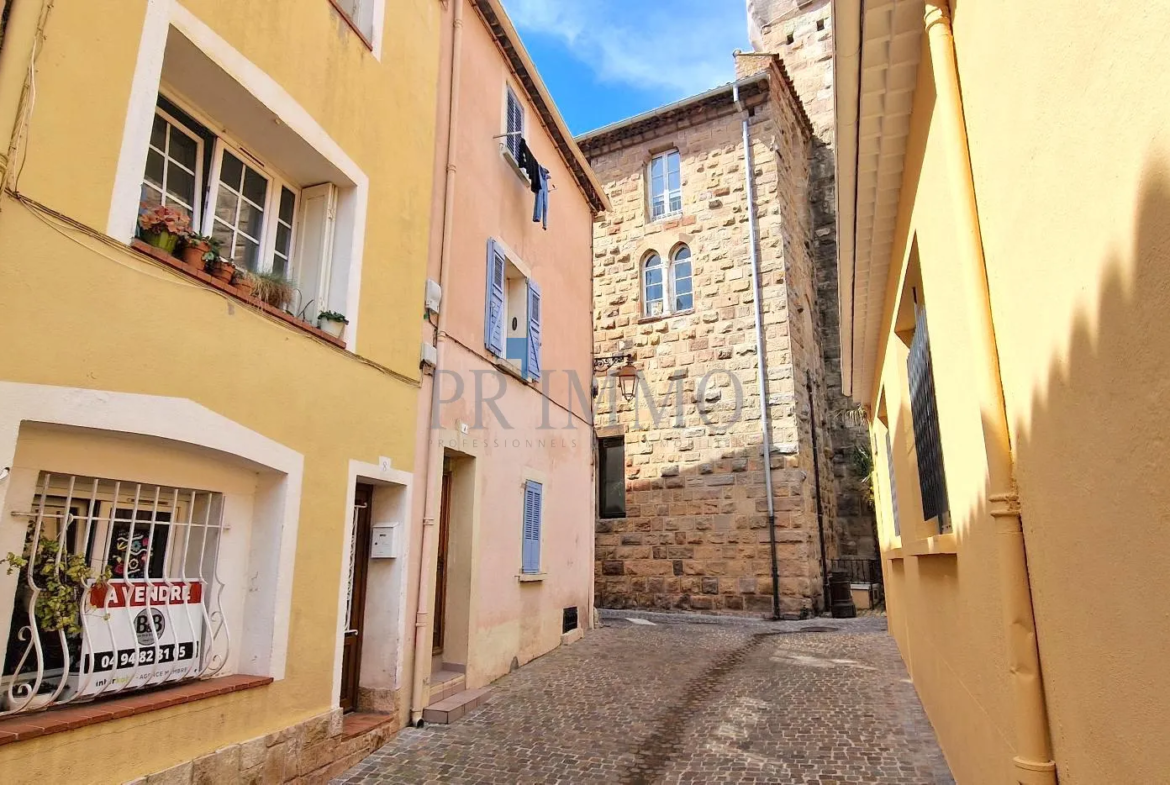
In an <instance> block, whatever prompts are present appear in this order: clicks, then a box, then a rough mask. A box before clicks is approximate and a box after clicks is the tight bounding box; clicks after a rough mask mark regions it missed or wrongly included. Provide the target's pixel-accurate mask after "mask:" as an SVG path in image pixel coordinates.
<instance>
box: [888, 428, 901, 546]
mask: <svg viewBox="0 0 1170 785" xmlns="http://www.w3.org/2000/svg"><path fill="white" fill-rule="evenodd" d="M886 471H887V473H889V475H890V506H891V508H892V509H893V511H894V536H895V537H901V536H902V519H901V516H900V515H899V514H898V480H897V478H896V477H894V445H893V443H892V442H891V441H890V430H889V428H888V427H887V428H886Z"/></svg>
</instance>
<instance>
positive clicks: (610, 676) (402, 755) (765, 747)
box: [337, 613, 953, 785]
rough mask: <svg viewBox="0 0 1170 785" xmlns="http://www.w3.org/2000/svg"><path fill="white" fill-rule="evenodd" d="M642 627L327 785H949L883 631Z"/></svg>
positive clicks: (605, 632)
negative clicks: (604, 784)
mask: <svg viewBox="0 0 1170 785" xmlns="http://www.w3.org/2000/svg"><path fill="white" fill-rule="evenodd" d="M628 615H629V616H636V615H639V616H640V615H641V614H634V613H630V614H628ZM646 618H648V619H652V620H653V622H655V623H654V624H652V625H651V624H635V623H633V622H630V621H628V620H625V619H607V620H606V621H605V627H603V628H602V629H599V630H595V631H593V632H592V633H590V634H589V635H587V636H586V637H585V639H584V640H582V641H580V642H578V643H576V644H574V645H572V646H569V647H565V648H562V649H558V650H556V651H554V652H552V653H551V654H549V655H547V656H545V657H542V658H540V659H538V660H536V661H534V662H532V663H529V664H528V665H526V666H525V667H523V668H521V669H520V670H518V671H516V672H515V673H513V674H510V675H509V676H506V677H504V678H503V679H500V680H499V681H497V682H496V684H495V685H494V686H495V693H494V695H493V697H492V700H491V702H490V703H488V704H487V705H486V706H484V707H482V708H480V709H478V710H477V711H475V712H474V713H472V714H469V715H468V716H467V717H465V718H464V719H462V720H460V721H458V722H457V723H455V724H453V725H449V726H439V725H431V726H427V727H425V728H424V729H421V730H419V729H407V730H404V731H402V732H401V733H400V734H399V735H398V736H397V737H396V738H395V739H394V740H393V741H391V742H390V743H389V744H387V745H386V746H385V747H383V748H382V749H381V750H379V751H377V752H376V753H374V754H373V755H371V756H370V757H369V758H367V759H366V760H364V761H363V762H362V763H360V764H359V765H358V766H356V767H354V768H353V769H351V770H350V771H348V772H347V773H346V774H345V775H344V776H343V777H342V778H341V779H339V780H337V782H346V783H412V784H413V783H468V784H470V783H509V784H511V783H658V782H667V783H802V784H803V783H816V784H817V785H830V784H836V783H866V784H867V785H868V784H870V783H875V784H877V783H881V784H883V785H884V784H889V785H895V784H896V785H911V784H912V783H913V784H914V785H935V784H936V783H951V782H953V780H952V779H951V777H950V774H949V772H948V770H947V766H946V763H945V761H944V760H943V757H942V754H941V753H940V751H939V749H938V746H937V744H936V742H935V739H934V734H933V732H932V730H931V727H930V723H929V722H928V721H927V719H926V716H925V715H924V714H923V711H922V708H921V707H920V705H919V703H918V699H917V697H916V695H915V693H914V688H913V686H912V685H911V684H910V683H909V682H908V680H907V679H906V671H905V668H904V667H903V665H902V662H901V659H900V658H899V656H898V653H897V650H896V648H895V646H894V642H893V640H892V639H891V638H890V637H889V636H887V635H886V632H885V619H884V618H881V617H870V618H862V619H851V620H838V619H817V620H811V621H808V622H782V623H780V624H769V623H764V622H754V621H745V622H737V623H730V624H729V623H718V624H716V623H681V622H679V621H667V620H664V619H663V618H662V617H661V616H658V615H648V616H646Z"/></svg>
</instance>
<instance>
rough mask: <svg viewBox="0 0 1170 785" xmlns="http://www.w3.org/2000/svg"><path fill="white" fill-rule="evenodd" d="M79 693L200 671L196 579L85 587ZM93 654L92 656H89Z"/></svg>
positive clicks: (200, 631)
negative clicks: (86, 594) (81, 671)
mask: <svg viewBox="0 0 1170 785" xmlns="http://www.w3.org/2000/svg"><path fill="white" fill-rule="evenodd" d="M84 612H85V617H86V618H85V627H86V634H85V636H84V640H83V643H82V649H81V662H82V663H86V665H87V667H86V668H85V669H84V670H86V671H88V670H89V668H88V664H89V663H90V662H92V668H93V670H92V675H90V676H89V677H88V679H87V678H86V674H85V672H83V673H81V674H79V677H76V676H75V678H78V684H77V687H78V689H79V690H80V695H97V694H99V693H102V692H121V691H123V690H127V689H134V688H137V687H145V686H147V685H151V684H161V683H163V682H165V681H175V680H178V679H182V678H185V677H187V676H195V675H197V674H198V673H199V644H200V641H201V640H202V638H203V629H204V627H203V625H204V609H203V583H202V582H201V581H162V580H157V581H156V580H151V581H146V580H141V579H139V580H113V581H110V582H109V583H106V584H103V585H98V586H94V587H93V588H92V589H91V590H90V594H89V602H87V603H86V608H85V611H84ZM91 658H92V659H91Z"/></svg>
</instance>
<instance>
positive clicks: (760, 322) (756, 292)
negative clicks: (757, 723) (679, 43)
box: [731, 84, 780, 620]
mask: <svg viewBox="0 0 1170 785" xmlns="http://www.w3.org/2000/svg"><path fill="white" fill-rule="evenodd" d="M731 91H732V93H731V95H732V100H733V101H735V106H736V108H737V109H738V110H739V111H741V112H743V179H744V185H745V188H746V191H747V208H748V210H747V212H748V238H749V239H748V241H749V244H750V251H751V260H752V304H753V306H754V313H755V317H756V358H757V360H758V361H759V362H757V363H756V368H757V370H758V371H759V373H758V376H759V382H760V434H761V436H762V437H763V442H764V443H763V448H764V491H765V493H766V494H767V495H768V543H769V544H770V545H771V547H772V618H773V619H775V620H779V618H780V563H779V561H778V557H777V555H776V502H775V499H773V497H772V436H771V428H770V426H771V422H772V407H771V405H770V404H769V402H768V360H767V358H766V357H765V356H764V319H763V313H762V310H761V305H760V254H759V250H758V248H759V238H758V236H757V232H756V196H755V183H754V182H753V178H752V146H751V137H750V135H749V134H748V114H747V109H746V108H745V107H744V105H743V102H742V101H740V100H739V85H738V84H735V85H732V87H731Z"/></svg>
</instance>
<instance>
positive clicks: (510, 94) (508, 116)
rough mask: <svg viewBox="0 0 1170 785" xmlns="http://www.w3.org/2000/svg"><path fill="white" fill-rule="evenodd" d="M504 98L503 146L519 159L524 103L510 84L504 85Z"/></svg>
mask: <svg viewBox="0 0 1170 785" xmlns="http://www.w3.org/2000/svg"><path fill="white" fill-rule="evenodd" d="M505 93H506V95H505V98H504V133H506V134H507V136H505V137H504V147H505V149H507V151H508V152H509V153H511V154H512V159H513V160H514V161H517V162H518V161H519V160H520V137H522V136H523V135H524V104H522V103H520V99H519V98H518V97H517V95H516V91H515V90H513V89H512V85H506V86H505Z"/></svg>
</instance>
